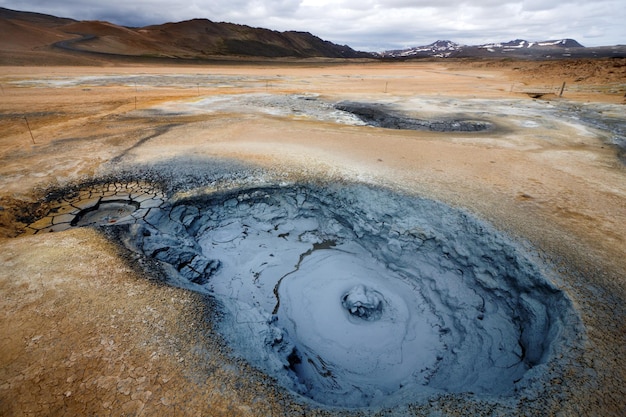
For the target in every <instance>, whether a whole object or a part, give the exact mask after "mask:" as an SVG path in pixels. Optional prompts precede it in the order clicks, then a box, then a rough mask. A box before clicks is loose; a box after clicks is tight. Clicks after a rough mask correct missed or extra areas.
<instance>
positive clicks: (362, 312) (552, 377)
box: [0, 59, 626, 416]
mask: <svg viewBox="0 0 626 417" xmlns="http://www.w3.org/2000/svg"><path fill="white" fill-rule="evenodd" d="M624 68H626V62H624V60H623V59H607V60H597V61H546V62H531V61H520V62H515V61H446V62H444V61H439V62H426V61H423V62H420V61H413V62H395V63H385V62H375V61H365V60H362V61H353V62H349V61H342V62H335V61H326V62H324V61H321V60H310V61H307V60H300V61H292V62H282V63H277V62H272V61H267V62H265V63H263V62H261V63H241V64H239V65H236V64H234V63H233V62H228V63H227V62H223V63H220V62H214V63H212V64H204V65H187V66H185V65H171V64H170V65H160V66H157V65H149V64H144V65H140V64H131V63H118V64H116V65H108V66H75V67H63V66H53V67H10V66H4V67H0V87H1V90H0V97H1V100H0V123H1V126H2V128H1V129H0V160H1V163H0V290H1V291H2V297H1V298H0V330H1V334H2V338H0V339H1V341H0V415H3V416H4V415H6V416H18V415H146V416H153V415H164V416H165V415H168V416H169V415H194V416H195V415H205V416H209V415H210V416H291V415H302V416H430V415H432V416H443V415H446V416H447V415H450V416H457V415H458V416H466V415H562V416H571V415H586V416H593V415H603V416H611V415H615V416H618V415H623V413H624V411H625V410H626V386H625V385H624V380H625V379H626V365H625V364H624V361H623V357H624V354H626V348H625V347H624V346H626V326H625V324H624V323H626V309H625V307H624V306H625V302H626V272H625V271H626V256H625V255H626V168H625V163H626V136H625V131H626V111H625V110H626V108H625V103H626V101H625V93H626V84H624V82H625V78H624Z"/></svg>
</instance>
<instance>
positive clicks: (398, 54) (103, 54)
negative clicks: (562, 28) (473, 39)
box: [0, 8, 626, 65]
mask: <svg viewBox="0 0 626 417" xmlns="http://www.w3.org/2000/svg"><path fill="white" fill-rule="evenodd" d="M613 56H622V57H623V56H626V47H625V46H614V47H599V48H585V47H583V46H582V45H580V44H579V43H578V42H576V41H575V40H573V39H563V40H556V41H542V42H528V41H525V40H520V39H518V40H514V41H510V42H506V43H491V44H485V45H478V46H467V45H459V44H457V43H454V42H451V41H437V42H434V43H432V44H430V45H426V46H420V47H413V48H407V49H402V50H394V51H385V52H380V53H375V52H361V51H356V50H354V49H352V48H351V47H349V46H348V45H337V44H334V43H332V42H329V41H325V40H323V39H321V38H319V37H317V36H315V35H313V34H311V33H308V32H298V31H286V32H278V31H274V30H269V29H264V28H254V27H250V26H246V25H238V24H234V23H225V22H213V21H210V20H207V19H192V20H187V21H183V22H176V23H164V24H161V25H151V26H145V27H140V28H135V27H125V26H119V25H116V24H113V23H109V22H105V21H78V20H74V19H69V18H62V17H55V16H51V15H46V14H40V13H33V12H23V11H15V10H10V9H5V8H0V65H22V64H29V63H35V64H43V63H46V64H50V63H56V62H58V63H60V64H68V65H69V64H73V63H79V64H80V63H83V64H84V63H88V62H101V61H107V60H111V59H118V60H120V59H133V60H137V59H140V60H154V59H158V60H164V59H165V60H186V61H191V60H194V61H202V60H215V59H225V58H228V59H260V58H263V59H265V58H334V59H344V58H370V59H392V60H404V59H415V58H502V57H517V58H527V59H546V58H567V57H572V58H578V57H585V58H590V57H613Z"/></svg>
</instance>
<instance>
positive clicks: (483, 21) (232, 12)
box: [0, 0, 626, 51]
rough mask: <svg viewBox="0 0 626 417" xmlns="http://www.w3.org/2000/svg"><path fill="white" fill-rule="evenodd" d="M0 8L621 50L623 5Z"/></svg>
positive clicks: (216, 1) (270, 3)
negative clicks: (568, 41) (573, 43)
mask: <svg viewBox="0 0 626 417" xmlns="http://www.w3.org/2000/svg"><path fill="white" fill-rule="evenodd" d="M0 7H6V8H9V9H14V10H24V11H34V12H39V13H46V14H52V15H55V16H60V17H70V18H73V19H78V20H106V21H109V22H113V23H116V24H120V25H125V26H146V25H150V24H159V23H165V22H175V21H181V20H187V19H192V18H207V19H210V20H213V21H215V22H232V23H239V24H245V25H250V26H255V27H264V28H268V29H274V30H279V31H284V30H300V31H306V32H311V33H313V34H314V35H317V36H319V37H321V38H323V39H325V40H329V41H332V42H335V43H339V44H347V45H350V46H351V47H352V48H354V49H357V50H363V51H382V50H387V49H400V48H405V47H410V46H420V45H426V44H429V43H432V42H434V41H436V40H438V39H447V40H452V41H455V42H458V43H461V44H469V45H475V44H482V43H488V42H499V41H509V40H513V39H517V38H521V39H526V40H529V41H541V40H551V39H561V38H574V39H576V40H577V41H579V42H580V43H582V44H583V45H585V46H603V45H616V44H626V23H625V22H626V1H625V0H472V1H469V0H0Z"/></svg>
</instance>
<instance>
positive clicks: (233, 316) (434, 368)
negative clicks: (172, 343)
mask: <svg viewBox="0 0 626 417" xmlns="http://www.w3.org/2000/svg"><path fill="white" fill-rule="evenodd" d="M116 228H118V229H119V230H120V233H118V236H119V237H120V239H121V240H122V241H123V242H124V244H125V245H126V247H128V248H129V249H130V250H132V251H134V252H136V253H138V254H142V255H144V256H147V257H150V258H152V259H155V260H157V261H158V262H159V263H160V264H161V265H162V266H163V269H164V271H165V272H166V275H167V276H168V281H169V283H170V284H172V285H176V286H180V287H185V288H189V289H192V290H194V291H200V292H203V293H207V294H211V295H213V296H214V297H215V298H216V299H218V300H219V301H220V304H221V310H222V313H223V314H222V318H221V322H220V324H219V329H220V333H221V334H222V336H223V337H224V338H225V339H226V341H227V342H228V343H229V344H230V346H231V347H232V349H233V351H234V353H235V354H236V355H238V356H240V357H243V358H244V359H246V360H247V361H248V362H249V363H251V364H253V365H254V366H256V367H259V368H260V369H262V370H263V371H264V372H266V373H267V374H268V375H270V376H271V377H273V378H274V379H275V380H276V381H277V382H278V383H279V384H281V385H282V386H284V387H286V388H288V389H289V390H291V391H292V392H295V393H298V394H300V395H303V396H305V397H308V398H310V399H312V400H314V401H315V402H317V403H321V404H325V405H332V406H341V407H364V406H396V405H398V404H406V403H410V402H415V401H421V400H424V399H427V398H428V397H429V396H432V395H439V394H445V393H472V394H474V395H479V396H485V397H488V398H508V397H511V396H514V395H515V393H516V392H518V391H520V390H522V391H523V390H524V389H529V388H528V387H529V386H530V387H531V388H532V386H533V384H536V381H537V380H541V376H542V375H544V374H545V373H546V372H547V369H548V368H550V367H554V366H557V367H558V366H559V364H558V363H557V362H559V361H568V360H571V358H569V359H568V358H567V356H568V353H567V352H569V351H570V349H569V348H571V347H572V346H573V345H576V343H579V342H576V340H579V336H580V334H578V333H579V332H580V331H581V325H580V321H579V318H578V315H577V313H576V311H575V310H574V308H573V307H572V304H571V302H570V300H569V299H568V298H567V297H566V295H565V294H564V293H563V292H562V291H560V290H559V289H558V288H557V287H556V286H555V285H553V284H552V283H551V281H550V279H549V277H550V273H549V272H548V271H547V270H545V268H543V267H542V266H541V264H540V263H539V262H535V261H533V260H532V257H531V255H529V254H528V253H527V252H526V251H525V250H523V249H522V248H521V247H520V246H519V245H518V244H516V243H515V242H513V241H511V240H510V239H508V238H506V237H505V236H503V235H502V234H500V233H498V232H497V231H495V230H493V229H492V228H491V227H490V226H489V225H487V224H485V223H483V222H481V221H479V220H477V219H475V218H473V217H472V216H470V215H468V214H467V213H465V212H463V211H461V210H458V209H454V208H452V207H449V206H446V205H444V204H441V203H438V202H435V201H432V200H426V199H422V198H417V197H413V196H405V195H401V194H397V193H392V192H390V191H387V190H383V189H378V188H372V187H368V186H363V185H346V184H325V185H324V186H323V187H322V186H317V185H292V186H264V187H260V188H246V189H236V190H229V191H220V192H212V193H208V194H204V195H199V196H198V195H197V196H194V197H187V198H180V199H172V200H170V201H168V202H166V203H165V204H163V205H162V206H161V207H160V208H159V209H158V210H151V211H150V212H149V213H148V214H147V215H146V216H145V217H143V218H142V221H141V222H135V223H133V224H127V225H123V226H116ZM532 389H535V388H532ZM539 389H541V388H539Z"/></svg>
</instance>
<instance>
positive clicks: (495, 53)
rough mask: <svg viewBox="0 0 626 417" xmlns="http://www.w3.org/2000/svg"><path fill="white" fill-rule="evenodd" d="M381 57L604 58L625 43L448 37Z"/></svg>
mask: <svg viewBox="0 0 626 417" xmlns="http://www.w3.org/2000/svg"><path fill="white" fill-rule="evenodd" d="M377 55H378V56H379V57H381V58H388V59H389V58H390V59H410V58H503V57H511V58H531V59H550V58H551V59H559V58H604V57H624V56H626V46H624V45H621V46H603V47H593V48H586V47H584V46H583V45H581V44H580V43H578V42H577V41H575V40H574V39H559V40H548V41H527V40H524V39H515V40H513V41H509V42H501V43H488V44H483V45H460V44H458V43H455V42H452V41H449V40H439V41H436V42H433V43H431V44H430V45H425V46H417V47H412V48H406V49H398V50H390V51H385V52H380V53H378V54H377Z"/></svg>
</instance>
